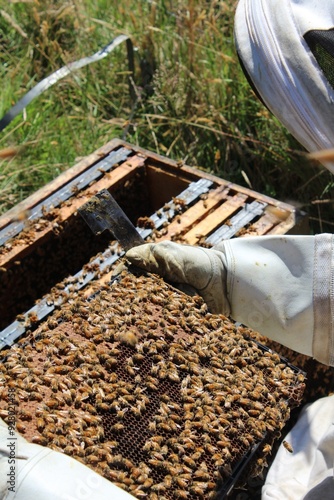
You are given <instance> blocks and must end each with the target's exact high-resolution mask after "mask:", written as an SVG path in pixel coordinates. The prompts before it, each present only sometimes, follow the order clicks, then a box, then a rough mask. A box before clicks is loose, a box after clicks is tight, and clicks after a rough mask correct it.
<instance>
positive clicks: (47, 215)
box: [0, 140, 308, 329]
mask: <svg viewBox="0 0 334 500" xmlns="http://www.w3.org/2000/svg"><path fill="white" fill-rule="evenodd" d="M101 189H108V190H109V191H110V192H111V193H112V194H113V196H114V197H115V199H116V200H117V201H118V203H119V204H120V205H121V207H122V208H123V210H124V211H125V213H126V214H127V215H128V217H129V218H130V219H131V220H132V221H133V223H134V224H135V225H137V224H138V223H139V224H140V225H141V226H142V227H143V229H142V232H143V236H144V237H145V238H151V239H152V238H154V239H155V240H158V241H159V240H161V239H171V240H175V241H183V242H185V243H189V244H204V245H208V246H210V245H213V244H215V243H217V242H218V241H221V240H222V239H226V238H231V237H235V236H244V235H246V234H257V235H262V234H286V233H294V234H302V233H305V232H307V231H308V226H307V217H306V215H305V214H303V213H301V212H299V211H298V210H296V209H295V208H294V207H293V206H291V205H287V204H284V203H281V202H278V201H276V200H274V199H272V198H269V197H267V196H263V195H261V194H259V193H255V192H254V191H251V190H249V189H247V188H243V187H241V186H237V185H235V184H233V183H230V182H227V181H224V180H223V179H220V178H217V177H215V176H212V175H209V174H206V173H204V172H202V171H200V170H198V169H195V168H192V167H188V166H186V165H182V164H178V163H176V162H174V161H171V160H169V159H167V158H164V157H161V156H158V155H155V154H153V153H149V152H148V151H145V150H142V149H140V148H137V147H134V146H131V145H129V144H126V143H124V142H122V141H119V140H114V141H111V142H110V143H108V144H106V145H105V146H104V147H102V148H100V149H99V150H97V151H96V152H94V153H93V154H91V155H90V156H88V157H87V158H85V159H83V160H82V161H81V162H79V163H78V164H77V165H75V166H74V167H72V168H71V169H69V170H68V171H66V172H65V173H63V174H62V175H60V176H59V177H58V178H57V179H55V180H54V181H53V182H51V183H50V184H48V185H47V186H45V187H44V188H42V189H41V190H39V191H37V192H36V193H35V194H33V195H32V196H30V197H29V198H28V199H26V200H25V201H23V202H22V203H20V204H19V205H17V206H16V207H14V208H13V209H12V210H9V211H8V212H7V213H6V214H4V215H3V216H2V217H0V279H1V288H0V304H1V315H0V329H4V328H6V327H7V326H8V325H9V324H11V323H12V322H13V321H14V320H15V317H16V316H17V315H18V314H22V313H24V312H25V311H27V310H29V309H30V308H31V307H32V306H33V305H34V303H35V301H36V300H38V299H40V298H41V297H42V296H43V295H44V294H46V293H48V292H49V290H51V289H52V287H54V286H56V285H57V284H58V283H59V282H60V281H62V280H63V279H64V278H65V277H67V276H74V275H76V273H78V272H80V270H81V269H82V268H83V267H84V266H87V264H88V262H89V261H90V260H91V259H92V258H93V257H94V256H96V255H97V254H98V253H99V252H104V251H105V250H106V247H107V245H108V243H109V241H110V235H108V234H102V235H101V236H100V237H96V236H94V235H93V234H92V232H91V231H90V229H89V228H88V227H87V225H86V224H85V223H84V221H83V220H82V219H81V217H80V216H78V213H77V209H78V208H79V207H80V206H81V205H83V204H84V203H85V202H86V201H88V200H89V199H90V198H91V196H92V195H94V194H96V193H97V192H98V191H100V190H101ZM145 226H146V230H145V229H144V228H145ZM153 227H155V228H156V229H155V230H154V231H152V228H153ZM94 265H95V264H94ZM91 267H92V266H91ZM97 267H99V264H97Z"/></svg>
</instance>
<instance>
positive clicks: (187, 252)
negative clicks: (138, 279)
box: [126, 234, 334, 366]
mask: <svg viewBox="0 0 334 500" xmlns="http://www.w3.org/2000/svg"><path fill="white" fill-rule="evenodd" d="M126 258H127V259H128V260H129V261H130V262H131V263H133V264H136V265H137V266H139V267H142V268H143V269H146V270H147V271H151V272H154V273H158V274H160V275H161V276H162V277H164V278H166V279H167V280H170V281H174V282H176V283H186V284H188V285H191V286H193V287H194V288H195V289H196V290H197V291H198V293H199V294H200V295H202V297H203V298H204V300H205V301H206V302H207V304H208V306H209V309H210V310H211V312H213V313H222V314H225V315H226V316H227V315H230V316H231V317H232V318H233V319H234V320H235V321H238V322H240V323H242V324H244V325H246V326H248V327H250V328H253V329H254V330H256V331H258V332H260V333H262V334H263V335H266V336H267V337H269V338H271V339H273V340H276V341H277V342H280V343H281V344H283V345H286V346H287V347H290V348H291V349H294V350H295V351H298V352H300V353H302V354H306V355H308V356H313V357H315V358H316V359H317V360H318V361H321V362H322V363H324V364H328V365H331V366H334V330H333V320H332V318H333V315H334V236H333V235H331V234H321V235H317V236H254V237H249V238H235V239H232V240H227V241H224V242H223V243H220V244H219V245H217V246H216V247H214V248H212V249H205V248H201V247H193V246H189V245H180V244H177V243H172V242H169V241H163V242H161V243H157V244H144V245H140V246H138V247H134V248H132V249H131V250H129V251H128V252H127V253H126Z"/></svg>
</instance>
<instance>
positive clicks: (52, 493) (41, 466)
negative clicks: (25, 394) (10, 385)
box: [0, 419, 133, 500]
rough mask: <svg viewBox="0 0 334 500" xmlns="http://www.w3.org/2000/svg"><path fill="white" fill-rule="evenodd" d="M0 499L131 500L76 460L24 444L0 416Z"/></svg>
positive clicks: (47, 449)
mask: <svg viewBox="0 0 334 500" xmlns="http://www.w3.org/2000/svg"><path fill="white" fill-rule="evenodd" d="M0 498H1V499H3V500H9V499H15V500H46V499H48V500H66V499H68V500H79V499H80V500H81V499H87V500H88V499H92V498H94V500H95V499H97V500H105V499H106V498H112V499H114V498H115V499H116V500H130V499H132V500H133V497H132V496H131V495H129V494H128V493H126V492H125V491H123V490H121V489H120V488H118V487H117V486H116V485H114V484H112V483H111V482H109V481H108V480H107V479H105V478H103V477H102V476H100V475H99V474H97V473H96V472H94V471H93V470H91V469H89V468H88V467H86V466H85V465H83V464H82V463H80V462H78V461H77V460H75V459H73V458H70V457H69V456H67V455H64V454H62V453H59V452H57V451H54V450H51V449H49V448H46V447H43V446H40V445H37V444H32V443H28V442H27V441H26V440H25V439H24V438H23V437H22V436H21V435H20V434H18V433H17V432H16V431H13V430H11V428H10V427H8V426H7V425H6V424H5V422H3V420H1V419H0Z"/></svg>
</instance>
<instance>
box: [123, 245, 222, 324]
mask: <svg viewBox="0 0 334 500" xmlns="http://www.w3.org/2000/svg"><path fill="white" fill-rule="evenodd" d="M125 257H126V258H127V260H128V261H129V262H131V264H135V265H136V266H138V267H141V268H142V269H145V270H146V271H150V272H152V273H156V274H159V275H160V276H162V277H163V278H166V279H167V280H168V281H171V282H173V283H175V284H185V285H190V286H191V287H193V288H194V289H195V290H196V291H197V292H198V294H199V295H201V296H202V297H203V299H204V300H205V302H206V303H207V305H208V307H209V309H210V311H211V312H213V313H221V314H225V315H226V316H227V315H228V314H229V313H230V307H229V303H228V301H227V299H226V285H225V283H226V271H225V265H224V262H223V257H224V255H223V254H222V253H221V252H216V251H215V250H212V249H206V248H202V247H194V246H191V245H180V244H178V243H173V242H171V241H162V242H160V243H157V244H153V243H145V244H144V245H140V246H137V247H133V248H131V249H130V250H128V252H127V253H126V255H125Z"/></svg>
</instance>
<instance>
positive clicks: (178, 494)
mask: <svg viewBox="0 0 334 500" xmlns="http://www.w3.org/2000/svg"><path fill="white" fill-rule="evenodd" d="M174 496H175V498H181V499H183V498H188V496H189V493H188V491H186V490H179V489H178V490H175V491H174Z"/></svg>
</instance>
